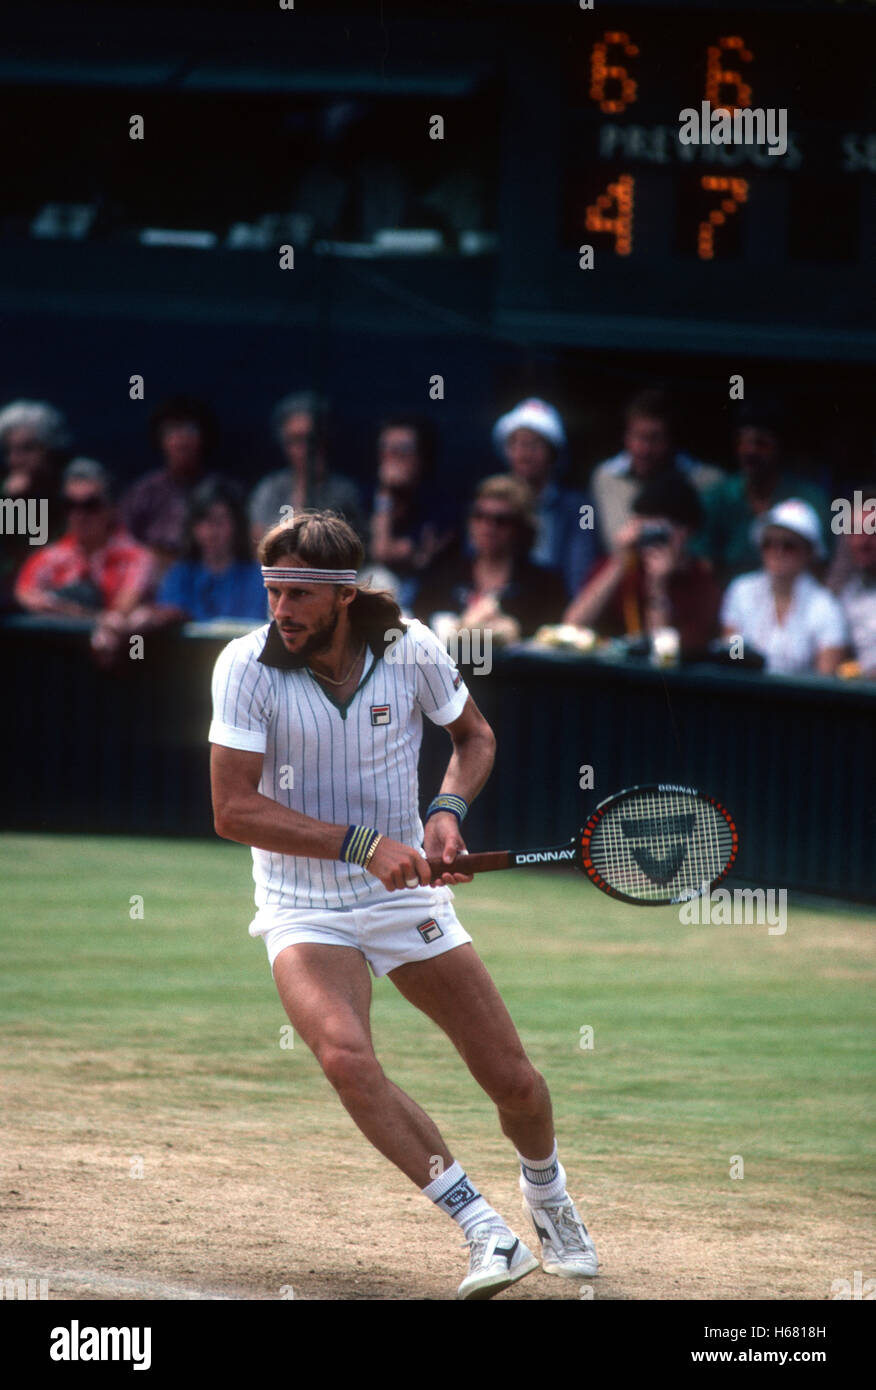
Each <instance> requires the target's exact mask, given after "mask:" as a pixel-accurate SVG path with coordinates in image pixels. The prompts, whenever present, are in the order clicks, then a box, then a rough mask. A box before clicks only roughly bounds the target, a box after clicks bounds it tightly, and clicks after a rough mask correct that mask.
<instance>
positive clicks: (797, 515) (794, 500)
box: [751, 497, 827, 560]
mask: <svg viewBox="0 0 876 1390" xmlns="http://www.w3.org/2000/svg"><path fill="white" fill-rule="evenodd" d="M768 526H781V527H782V529H783V530H785V531H793V533H794V535H795V536H802V537H803V540H804V541H808V542H809V544H810V545H811V546H812V548H813V550H814V551H815V554H816V555H817V556H818V558H819V560H823V559H824V557H825V555H826V554H827V551H826V550H825V548H824V541H823V540H822V537H821V522H820V521H819V520H818V513H817V512H816V511H815V508H814V507H810V505H809V503H808V502H801V500H800V498H799V497H789V498H788V500H787V501H786V502H777V503H776V505H775V506H774V507H771V508H770V510H769V511H768V512H766V513H765V514H764V515H763V516H761V517H758V519H757V521H756V522H755V523H754V525H753V526H752V528H751V534H752V535H753V537H754V539H755V540H756V541H757V542H758V543H760V538H761V536H762V535H763V533H764V531H765V530H766V528H767V527H768Z"/></svg>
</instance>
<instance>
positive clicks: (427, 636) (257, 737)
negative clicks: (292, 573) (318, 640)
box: [209, 620, 468, 910]
mask: <svg viewBox="0 0 876 1390" xmlns="http://www.w3.org/2000/svg"><path fill="white" fill-rule="evenodd" d="M381 647H382V644H380V645H378V646H377V648H376V649H375V650H372V651H369V653H368V654H367V657H366V665H365V674H364V675H363V678H362V680H361V682H360V684H359V687H358V689H357V690H356V691H355V692H354V694H353V695H352V697H351V698H350V700H349V701H348V702H347V703H346V705H345V706H344V707H343V708H341V707H339V706H338V704H337V703H336V702H335V701H334V700H333V699H332V698H331V697H330V695H329V694H328V693H327V691H326V690H325V688H324V687H323V686H322V685H321V684H320V682H319V681H317V680H316V679H315V678H314V677H313V676H312V675H311V674H310V672H309V671H308V670H307V669H306V668H305V667H302V666H300V665H298V664H296V663H295V661H294V658H292V657H291V656H290V654H289V653H288V652H287V650H286V648H285V647H284V645H283V642H282V640H281V638H280V636H279V633H277V631H276V629H275V628H274V625H273V624H272V623H271V624H268V625H267V626H265V627H261V628H257V629H256V630H255V631H254V632H250V633H247V635H246V636H245V637H238V638H237V639H236V640H235V641H233V642H229V644H228V646H227V647H225V649H224V650H223V651H222V652H221V653H220V655H219V658H218V660H217V662H216V665H215V668H214V671H213V721H212V723H211V725H210V733H209V739H210V742H211V743H218V744H221V745H222V746H223V747H226V748H240V749H243V750H245V751H246V752H250V753H263V754H264V765H263V769H262V776H261V780H260V782H259V791H260V792H261V794H262V795H263V796H267V797H270V798H271V800H272V801H277V802H279V803H280V805H281V806H287V807H289V808H290V809H291V810H293V811H300V812H301V813H302V814H303V815H305V816H312V817H313V818H314V819H316V820H322V821H330V822H332V823H333V824H335V825H370V826H373V827H374V829H375V830H379V831H380V832H381V834H383V835H387V836H389V837H390V838H391V839H393V840H398V841H400V842H401V843H402V844H405V845H415V846H417V848H422V844H423V825H422V822H421V820H420V816H419V810H418V800H419V791H418V780H417V763H418V760H419V754H420V744H421V742H422V736H423V715H424V714H425V715H426V716H427V718H429V719H431V721H432V723H433V724H439V725H445V724H450V723H452V722H453V720H455V719H458V718H459V716H460V714H461V713H462V711H463V707H464V705H465V703H466V700H467V699H468V690H467V688H466V686H465V684H464V683H463V680H462V677H461V675H460V673H459V671H458V670H457V669H456V666H455V665H454V663H453V662H452V661H451V659H450V657H449V655H448V653H447V650H446V648H445V647H444V646H443V645H442V644H441V642H440V641H439V640H438V638H437V637H436V636H435V635H434V633H432V632H431V631H430V630H429V628H427V627H426V626H425V625H424V624H423V623H421V622H417V621H416V620H414V621H411V622H408V624H407V627H406V630H405V632H404V635H403V636H402V637H400V638H399V639H398V641H397V642H395V643H394V644H393V645H392V646H390V647H388V648H387V649H386V651H385V652H382V651H381ZM252 858H253V879H254V880H255V885H256V892H255V901H256V904H257V905H258V906H259V907H266V906H268V905H272V904H273V905H280V906H286V907H315V908H321V909H331V908H335V909H339V910H341V909H347V908H351V907H358V906H365V905H367V904H368V903H369V902H370V901H372V900H376V899H378V898H383V897H385V896H386V889H385V888H384V887H383V884H382V883H381V882H380V880H379V879H377V878H375V877H374V875H373V874H369V873H367V872H366V870H365V869H361V868H359V866H358V865H356V864H344V863H341V861H340V860H331V859H308V858H300V857H298V856H295V855H290V854H275V853H272V852H271V851H269V850H262V849H253V851H252ZM448 896H449V894H448Z"/></svg>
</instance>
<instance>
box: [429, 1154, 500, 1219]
mask: <svg viewBox="0 0 876 1390" xmlns="http://www.w3.org/2000/svg"><path fill="white" fill-rule="evenodd" d="M422 1193H423V1196H424V1197H428V1198H429V1200H430V1201H431V1202H434V1203H435V1205H436V1207H439V1208H440V1209H441V1211H445V1212H446V1213H447V1215H448V1216H452V1217H453V1220H454V1221H455V1222H456V1224H457V1226H460V1227H461V1228H462V1233H463V1235H464V1236H466V1237H467V1236H468V1233H469V1231H471V1230H472V1228H473V1227H474V1226H480V1225H481V1224H482V1223H483V1222H484V1221H494V1222H496V1223H497V1224H498V1225H501V1226H504V1225H505V1222H504V1221H503V1220H502V1218H501V1216H500V1215H499V1213H498V1212H497V1211H494V1210H493V1208H492V1207H491V1206H490V1204H489V1202H488V1201H487V1200H486V1198H484V1197H482V1196H481V1194H480V1193H479V1192H478V1190H477V1188H476V1187H475V1186H474V1184H473V1183H471V1182H469V1180H468V1178H467V1177H466V1176H465V1173H464V1171H463V1169H462V1165H461V1164H459V1163H453V1164H451V1166H450V1167H449V1168H445V1170H444V1172H443V1173H442V1174H441V1176H440V1177H439V1178H436V1179H435V1181H434V1182H430V1183H429V1186H428V1187H424V1188H423V1189H422Z"/></svg>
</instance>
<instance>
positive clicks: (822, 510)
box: [701, 402, 831, 579]
mask: <svg viewBox="0 0 876 1390" xmlns="http://www.w3.org/2000/svg"><path fill="white" fill-rule="evenodd" d="M784 436H785V424H784V419H783V416H782V414H781V412H780V410H779V408H778V407H777V406H775V405H773V404H770V403H769V402H762V403H756V404H750V405H745V406H743V407H742V409H741V410H740V412H739V416H738V421H737V426H736V432H735V436H734V448H735V453H736V462H737V464H738V465H739V472H738V473H736V474H734V475H733V476H731V477H728V478H724V479H723V480H722V481H721V482H720V483H718V484H717V486H716V487H714V488H712V489H710V490H709V491H708V492H707V493H706V494H705V496H704V498H703V502H704V505H705V508H706V524H705V527H704V529H703V535H702V539H701V548H702V551H703V553H704V554H707V555H708V556H709V558H710V559H711V560H712V562H713V563H714V565H715V567H716V569H717V570H718V571H719V572H720V573H721V574H722V575H723V577H724V578H725V579H729V578H732V577H734V576H735V575H738V574H741V573H743V572H744V571H746V570H751V569H755V568H756V567H757V565H758V563H759V560H760V555H759V551H758V548H757V543H756V541H755V539H754V536H753V534H752V522H753V521H756V520H757V518H758V517H760V516H763V515H765V513H766V512H768V511H769V510H770V508H771V507H774V506H775V505H776V503H777V502H786V501H787V500H788V499H789V498H791V497H796V498H798V499H799V500H800V501H803V502H808V503H809V505H810V506H811V507H812V508H814V510H815V512H816V514H817V516H818V518H819V521H820V523H821V527H822V534H823V535H825V536H826V537H829V536H830V535H831V531H830V517H831V513H830V506H829V502H828V498H827V495H826V493H825V492H824V490H823V489H822V488H820V487H818V486H817V485H816V484H815V483H810V482H807V481H806V480H805V479H804V478H801V477H799V476H798V475H797V474H795V473H792V472H791V471H790V470H789V469H788V468H787V467H786V464H785V449H784Z"/></svg>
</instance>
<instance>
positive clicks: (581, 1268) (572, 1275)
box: [523, 1197, 599, 1279]
mask: <svg viewBox="0 0 876 1390" xmlns="http://www.w3.org/2000/svg"><path fill="white" fill-rule="evenodd" d="M523 1205H524V1206H525V1207H526V1210H527V1211H528V1212H529V1215H530V1216H531V1218H532V1224H533V1226H534V1227H535V1229H536V1233H537V1234H538V1238H539V1240H540V1241H541V1254H542V1264H543V1266H544V1272H545V1274H559V1275H560V1276H561V1277H562V1278H564V1279H586V1278H589V1277H591V1276H592V1275H594V1274H596V1273H597V1271H598V1269H599V1260H598V1259H597V1256H596V1247H595V1245H594V1244H593V1241H592V1240H591V1239H590V1236H589V1235H588V1233H587V1227H586V1226H585V1225H584V1222H583V1221H582V1220H581V1218H580V1216H579V1215H578V1213H577V1211H576V1210H575V1203H574V1202H573V1201H572V1198H571V1197H564V1198H563V1200H562V1201H561V1202H549V1203H548V1204H547V1205H546V1206H543V1207H534V1206H531V1205H530V1203H529V1202H528V1201H527V1200H526V1198H525V1197H524V1199H523Z"/></svg>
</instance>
